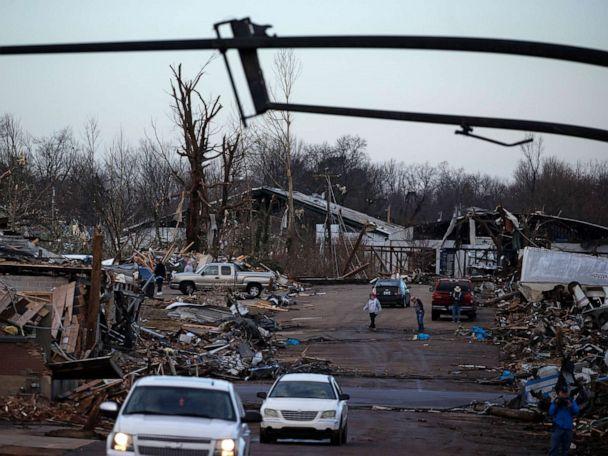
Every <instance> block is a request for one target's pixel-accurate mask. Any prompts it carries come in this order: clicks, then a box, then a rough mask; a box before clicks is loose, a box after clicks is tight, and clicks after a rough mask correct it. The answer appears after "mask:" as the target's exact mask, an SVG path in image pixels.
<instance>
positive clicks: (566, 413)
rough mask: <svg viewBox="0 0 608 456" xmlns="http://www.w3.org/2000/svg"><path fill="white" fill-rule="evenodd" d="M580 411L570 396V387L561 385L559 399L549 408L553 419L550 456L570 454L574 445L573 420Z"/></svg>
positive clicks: (558, 393)
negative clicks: (571, 444)
mask: <svg viewBox="0 0 608 456" xmlns="http://www.w3.org/2000/svg"><path fill="white" fill-rule="evenodd" d="M579 410H580V409H579V407H578V404H577V403H576V401H575V400H574V399H570V396H569V395H568V385H566V384H565V383H563V384H561V385H560V387H559V389H558V392H557V397H556V398H555V400H554V401H553V402H551V405H550V406H549V416H550V417H551V418H552V419H553V431H552V432H551V450H550V451H549V456H558V455H564V456H566V455H567V454H568V450H569V449H570V443H572V427H573V426H572V424H573V423H572V419H573V417H574V416H576V415H578V412H579Z"/></svg>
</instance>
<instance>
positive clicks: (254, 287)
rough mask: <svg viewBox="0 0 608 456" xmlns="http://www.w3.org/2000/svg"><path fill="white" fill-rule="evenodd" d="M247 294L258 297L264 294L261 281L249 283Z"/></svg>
mask: <svg viewBox="0 0 608 456" xmlns="http://www.w3.org/2000/svg"><path fill="white" fill-rule="evenodd" d="M247 294H248V295H249V296H251V297H252V298H257V297H258V296H260V294H262V286H261V285H260V284H259V283H250V284H249V285H247Z"/></svg>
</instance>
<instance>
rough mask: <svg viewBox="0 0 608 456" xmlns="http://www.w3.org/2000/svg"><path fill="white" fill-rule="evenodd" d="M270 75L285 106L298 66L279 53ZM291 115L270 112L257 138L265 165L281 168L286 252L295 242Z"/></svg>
mask: <svg viewBox="0 0 608 456" xmlns="http://www.w3.org/2000/svg"><path fill="white" fill-rule="evenodd" d="M273 72H274V75H275V79H276V81H277V83H276V87H274V88H273V90H271V95H272V97H273V98H274V99H275V100H280V101H282V102H284V103H289V102H290V101H291V99H292V96H293V91H294V86H295V83H296V81H297V79H298V77H299V76H300V74H301V72H302V65H301V62H300V61H299V60H298V59H297V57H296V56H295V54H294V52H293V50H292V49H284V50H281V51H279V52H278V53H277V54H276V56H275V59H274V64H273ZM293 122H294V115H293V113H292V112H289V111H279V112H277V111H270V112H269V113H268V114H266V116H265V118H264V122H263V126H262V128H261V130H260V135H258V142H260V143H262V144H263V145H264V146H263V147H262V151H263V157H265V158H264V159H265V160H266V161H268V158H270V161H275V162H276V161H278V162H279V163H281V164H282V166H283V168H284V172H285V177H286V181H287V182H286V183H287V239H286V247H287V250H288V251H291V250H292V248H293V243H294V241H295V238H296V219H295V209H294V202H293V192H294V179H293V169H292V164H293V163H292V160H293V155H294V152H295V151H296V149H297V147H298V145H297V141H296V138H295V135H294V132H293Z"/></svg>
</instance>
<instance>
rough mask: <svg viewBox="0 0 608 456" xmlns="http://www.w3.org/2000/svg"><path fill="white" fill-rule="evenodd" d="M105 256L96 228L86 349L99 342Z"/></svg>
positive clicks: (98, 231)
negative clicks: (103, 256)
mask: <svg viewBox="0 0 608 456" xmlns="http://www.w3.org/2000/svg"><path fill="white" fill-rule="evenodd" d="M102 255H103V234H102V233H101V230H100V229H99V228H95V233H94V234H93V262H92V265H91V266H92V267H91V288H90V289H89V303H88V306H87V320H86V325H87V327H86V339H85V340H86V345H85V347H86V349H87V350H91V349H92V348H93V347H94V346H95V343H96V342H97V328H98V326H99V324H98V323H99V298H100V295H101V256H102Z"/></svg>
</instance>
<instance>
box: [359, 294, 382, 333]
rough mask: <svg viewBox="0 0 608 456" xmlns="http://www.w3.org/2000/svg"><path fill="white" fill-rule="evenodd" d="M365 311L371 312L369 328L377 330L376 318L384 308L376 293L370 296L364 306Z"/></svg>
mask: <svg viewBox="0 0 608 456" xmlns="http://www.w3.org/2000/svg"><path fill="white" fill-rule="evenodd" d="M363 310H365V311H366V312H369V322H370V323H369V328H370V329H376V316H377V315H378V314H379V313H380V312H381V311H382V306H381V305H380V301H378V298H376V294H375V293H371V294H370V295H369V301H367V304H365V305H364V306H363Z"/></svg>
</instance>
